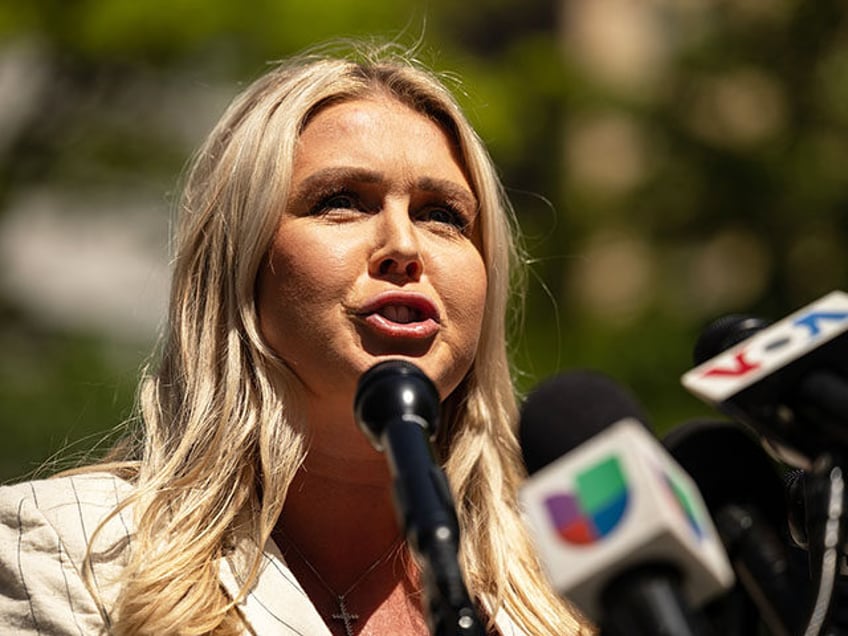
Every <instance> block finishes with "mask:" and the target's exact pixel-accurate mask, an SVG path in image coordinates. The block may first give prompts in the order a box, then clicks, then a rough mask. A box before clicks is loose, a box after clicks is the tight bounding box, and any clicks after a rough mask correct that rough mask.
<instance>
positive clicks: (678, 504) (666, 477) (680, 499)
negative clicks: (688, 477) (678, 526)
mask: <svg viewBox="0 0 848 636" xmlns="http://www.w3.org/2000/svg"><path fill="white" fill-rule="evenodd" d="M659 473H660V476H661V477H662V479H663V482H664V483H665V485H666V486H667V487H668V494H669V499H670V500H671V501H672V505H674V506H675V508H676V509H677V510H678V512H679V513H680V514H681V515H682V516H683V518H684V519H686V521H687V523H688V524H689V527H690V528H691V529H692V533H693V534H694V535H695V538H696V539H698V541H700V540H701V539H703V538H704V528H703V526H702V525H701V524H700V523H699V521H698V515H697V514H696V510H697V507H696V506H695V504H694V502H693V500H692V496H691V493H689V491H688V489H687V488H686V487H685V486H684V485H683V483H682V482H681V481H679V480H677V479H675V478H674V477H673V476H672V475H670V474H669V473H667V472H665V471H664V470H662V469H660V470H659Z"/></svg>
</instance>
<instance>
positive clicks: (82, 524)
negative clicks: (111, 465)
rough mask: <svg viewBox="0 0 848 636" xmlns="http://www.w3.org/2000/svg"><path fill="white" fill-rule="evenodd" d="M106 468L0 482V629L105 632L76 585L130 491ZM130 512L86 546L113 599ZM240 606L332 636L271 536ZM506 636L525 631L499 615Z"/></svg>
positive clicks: (231, 573)
mask: <svg viewBox="0 0 848 636" xmlns="http://www.w3.org/2000/svg"><path fill="white" fill-rule="evenodd" d="M131 488H132V487H131V486H130V485H129V484H128V483H127V482H125V481H123V480H121V479H119V478H118V477H115V476H113V475H110V474H106V473H91V474H85V475H76V476H73V477H62V478H58V479H50V480H43V481H29V482H23V483H20V484H16V485H13V486H4V487H2V488H0V634H7V633H13V634H49V635H54V634H57V635H58V634H74V635H81V634H84V635H88V634H102V633H108V632H109V615H108V611H107V612H106V613H105V614H103V615H101V613H100V611H99V610H98V606H97V604H96V603H95V601H94V598H93V597H92V595H91V593H90V592H89V590H88V589H87V588H86V586H85V584H84V583H83V579H82V575H81V567H82V566H81V564H82V562H83V560H84V557H85V553H86V548H87V545H88V542H89V540H90V538H91V535H92V532H93V531H94V529H95V528H96V527H97V526H98V525H99V524H100V522H101V521H102V520H103V519H104V518H105V517H106V516H107V515H108V514H109V513H110V512H111V511H112V510H114V508H115V505H116V504H117V503H118V502H119V501H120V500H121V499H123V498H124V497H125V496H126V495H127V494H129V493H130V492H131ZM131 517H132V515H131V513H130V512H129V511H128V510H127V511H122V512H121V513H120V514H118V515H116V516H115V517H113V518H112V519H111V520H110V521H109V522H108V523H107V524H106V525H105V526H104V527H103V529H102V530H101V532H100V533H99V534H98V535H97V537H96V538H95V542H94V544H93V545H92V563H93V568H92V570H93V571H92V575H93V577H92V578H93V582H94V587H95V588H96V591H97V593H99V595H100V597H101V599H102V601H103V606H104V607H106V608H109V607H111V606H112V605H113V602H114V599H115V597H116V596H117V592H118V585H117V581H118V577H119V575H120V573H121V571H122V569H123V567H124V565H125V563H126V555H127V550H126V548H127V546H128V544H129V542H130V537H131V535H132V520H131ZM246 571H247V551H246V550H239V549H238V548H237V549H236V550H235V551H234V552H233V553H232V554H231V555H230V556H228V557H226V558H224V559H222V560H221V565H220V580H221V584H222V585H223V587H224V588H225V589H226V590H227V592H228V593H229V594H231V595H235V594H236V593H237V591H238V589H239V588H240V587H241V584H240V583H241V581H242V580H243V578H242V577H243V574H242V573H244V572H246ZM239 609H240V610H241V612H242V615H243V616H244V618H245V620H246V621H247V624H248V625H249V628H250V629H251V630H252V631H253V632H255V633H256V634H260V635H265V634H269V635H277V634H279V635H286V636H289V635H301V636H331V635H330V631H329V630H328V629H327V627H326V625H325V624H324V622H323V620H322V619H321V617H320V615H319V614H318V612H317V610H316V609H315V607H314V606H313V605H312V603H311V601H310V600H309V597H307V596H306V594H305V593H304V592H303V589H302V588H301V587H300V585H299V584H298V582H297V581H296V580H295V578H294V576H293V575H292V573H291V571H290V570H289V569H288V567H287V566H286V564H285V561H284V560H283V557H282V555H281V554H280V551H279V550H278V548H277V546H276V545H275V544H274V542H273V541H269V542H268V544H267V545H266V546H265V549H264V551H263V563H262V569H261V572H260V574H259V577H258V579H257V581H256V583H255V585H254V586H253V588H252V589H251V590H250V593H249V594H248V595H247V597H246V598H245V599H244V601H242V603H241V605H240V607H239ZM497 623H498V628H499V630H500V632H501V633H502V634H504V636H522V635H523V632H520V631H519V630H518V629H517V628H516V627H515V626H514V625H513V624H512V623H511V621H510V620H509V619H508V617H507V616H506V614H505V613H503V612H501V613H499V614H498V616H497Z"/></svg>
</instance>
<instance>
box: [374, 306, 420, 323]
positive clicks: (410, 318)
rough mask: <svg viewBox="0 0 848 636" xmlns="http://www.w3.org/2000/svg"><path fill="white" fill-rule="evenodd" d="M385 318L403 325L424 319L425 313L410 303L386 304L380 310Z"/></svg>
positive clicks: (379, 312)
mask: <svg viewBox="0 0 848 636" xmlns="http://www.w3.org/2000/svg"><path fill="white" fill-rule="evenodd" d="M377 313H378V314H380V315H381V316H382V317H383V318H385V319H386V320H389V321H391V322H396V323H398V324H401V325H408V324H409V323H412V322H421V321H422V320H424V314H423V313H422V312H421V311H419V310H418V309H416V308H414V307H409V306H408V305H386V306H384V307H381V308H380V309H379V310H378V311H377Z"/></svg>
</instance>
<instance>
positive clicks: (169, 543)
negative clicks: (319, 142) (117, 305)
mask: <svg viewBox="0 0 848 636" xmlns="http://www.w3.org/2000/svg"><path fill="white" fill-rule="evenodd" d="M375 91H382V92H383V93H386V94H388V95H391V96H393V97H394V98H395V99H398V100H399V101H401V102H402V103H404V104H406V105H408V106H410V107H412V108H414V109H415V110H416V111H418V112H420V113H422V114H424V115H426V116H428V117H430V118H432V119H433V120H434V121H437V122H438V123H439V124H440V125H442V126H443V127H444V128H445V130H446V131H447V132H448V133H449V134H450V135H451V136H452V137H453V138H454V140H455V143H456V144H457V146H458V148H459V150H460V152H461V155H462V157H463V158H464V162H465V167H466V169H467V171H468V177H469V180H470V183H471V184H472V187H473V188H474V190H475V194H476V195H477V197H478V200H479V205H480V215H481V219H482V221H481V225H482V253H483V258H484V261H485V263H486V268H487V273H488V290H487V296H486V308H485V318H484V323H483V327H482V335H481V338H480V341H479V345H478V350H477V354H476V357H475V360H474V363H473V366H472V368H471V369H470V371H469V372H468V374H467V375H466V377H465V378H464V379H463V381H462V383H461V384H460V386H459V388H458V389H456V390H455V391H454V393H453V394H452V395H451V396H449V397H448V399H447V400H446V401H445V404H444V416H443V420H444V424H443V426H442V432H441V434H440V437H439V439H438V440H437V448H438V451H439V452H440V453H441V457H442V458H443V463H444V468H445V471H446V473H447V475H448V478H449V480H450V483H451V485H452V488H453V491H454V496H455V500H456V502H457V513H458V516H459V519H460V525H461V532H462V539H463V540H462V548H461V561H462V566H463V568H464V572H465V576H466V582H467V584H468V587H469V589H470V591H471V592H472V593H473V594H474V595H476V596H477V597H478V598H480V599H481V601H483V602H484V604H485V606H486V607H487V608H488V609H489V610H490V612H491V615H492V616H494V614H495V613H496V612H497V611H498V610H499V609H501V608H503V609H504V610H505V611H506V612H507V613H508V614H509V615H510V616H511V618H512V619H513V620H514V621H515V622H516V623H518V624H519V625H520V626H522V627H523V628H524V629H525V630H526V631H527V632H528V633H532V634H564V633H579V632H580V631H581V625H582V623H581V621H580V620H579V618H578V617H577V616H576V614H575V613H574V612H573V611H572V610H571V608H570V607H569V606H568V605H567V604H565V603H564V602H563V601H561V600H560V599H559V598H557V596H556V595H555V594H554V593H553V592H552V591H551V590H550V588H549V587H548V585H547V583H546V581H545V579H544V577H543V575H542V574H541V572H540V569H539V565H538V563H537V560H536V557H535V556H534V551H533V547H532V545H531V543H530V541H529V539H528V537H527V534H526V531H525V529H524V526H523V525H522V521H521V519H520V517H519V513H518V507H517V502H516V491H517V488H518V486H519V483H520V481H521V479H522V478H523V468H522V464H521V461H520V455H519V449H518V445H517V442H516V437H515V433H514V426H515V423H516V420H517V412H516V411H517V409H516V400H515V395H514V390H513V384H512V380H511V376H510V368H509V362H508V358H507V351H506V335H507V333H506V332H507V325H506V320H507V318H506V315H507V306H508V298H509V295H510V288H511V278H510V277H511V276H512V272H513V271H515V268H514V265H516V262H517V250H516V247H515V243H514V240H513V235H514V227H513V223H512V212H511V210H510V207H509V204H508V201H507V199H506V196H505V195H504V192H503V189H502V186H501V184H500V181H499V179H498V177H497V174H496V172H495V169H494V167H493V164H492V161H491V159H490V158H489V156H488V153H487V151H486V150H485V147H484V145H483V143H482V142H481V141H480V139H479V138H478V136H477V135H476V133H475V132H474V130H473V129H472V127H471V126H470V124H469V123H468V121H467V120H466V119H465V117H464V115H463V114H462V112H461V110H460V108H459V106H458V105H457V103H456V101H455V100H454V98H453V96H452V95H451V94H450V92H449V91H448V90H447V89H446V88H445V86H444V84H443V83H442V82H441V81H439V79H437V78H436V77H435V76H434V75H432V74H431V73H430V72H428V71H425V70H423V69H422V68H420V67H419V65H417V64H415V63H414V62H411V61H410V60H408V59H406V58H405V57H403V56H399V55H397V54H395V53H394V52H392V51H390V50H387V49H386V48H380V49H376V50H372V51H370V52H363V51H361V50H360V51H357V52H356V53H355V54H354V55H352V56H348V57H341V56H337V55H335V54H334V55H318V54H312V55H306V56H302V57H298V58H295V59H293V60H291V61H289V62H287V63H284V64H282V65H280V66H278V67H277V68H275V69H273V70H272V71H270V72H268V73H267V74H265V75H264V76H262V77H261V78H260V79H258V80H257V81H256V82H254V83H253V84H252V85H251V86H249V87H248V88H247V89H246V90H245V91H244V92H242V93H241V95H239V96H238V97H237V98H236V99H235V100H234V102H233V103H232V105H231V106H230V107H229V109H228V110H227V111H226V113H225V114H224V116H223V117H222V118H221V120H220V121H219V123H218V124H217V126H216V127H215V128H214V130H213V131H212V132H211V134H210V135H209V137H208V138H207V140H206V142H205V143H204V144H203V146H202V147H201V148H200V149H199V151H198V152H197V154H196V156H195V158H194V161H193V164H192V167H191V169H190V171H189V173H188V176H187V181H186V184H185V188H184V193H183V198H182V201H181V206H180V222H179V227H178V231H177V238H176V246H175V247H176V251H175V269H174V274H173V287H172V291H171V302H170V315H169V331H168V332H167V333H166V334H165V339H164V346H163V351H162V360H161V363H160V365H159V368H158V370H157V371H155V372H153V373H149V374H145V377H143V378H142V383H141V389H140V398H139V403H140V418H139V420H140V422H141V430H139V431H138V432H137V433H136V434H135V435H134V436H128V437H127V438H126V439H125V440H124V442H123V443H121V444H119V446H118V447H116V449H115V450H114V452H113V453H112V455H111V456H110V457H109V458H108V461H107V462H106V463H105V466H107V467H109V468H110V469H111V470H113V471H116V472H120V473H121V474H124V475H129V476H130V478H131V480H132V481H133V483H134V484H135V489H134V493H133V494H132V495H131V496H130V497H129V498H128V499H127V500H126V501H124V502H123V504H122V507H126V506H131V507H132V509H133V511H134V515H135V535H134V537H133V541H132V549H131V554H130V557H129V562H128V564H127V566H126V568H125V570H124V576H123V577H122V581H121V583H122V585H121V591H120V593H119V596H118V599H117V601H116V603H115V607H114V608H113V610H112V612H110V614H111V619H112V624H111V628H112V630H113V631H115V632H116V633H180V634H201V633H209V632H215V633H233V632H239V631H241V630H243V629H244V626H243V624H241V622H240V619H239V616H238V614H237V612H236V611H235V609H234V608H235V605H236V603H237V602H238V601H240V600H241V598H243V597H244V595H245V594H247V592H248V591H249V589H250V587H251V585H252V583H253V582H254V581H255V578H256V576H257V572H258V566H259V563H260V560H261V556H262V555H261V548H262V546H263V545H264V544H265V542H266V540H267V539H268V537H269V536H270V534H271V532H272V530H273V528H274V525H275V523H276V521H277V518H278V516H279V514H280V512H281V510H282V508H283V503H284V500H285V493H286V491H287V489H288V487H289V485H290V483H291V481H292V479H293V477H294V475H295V473H296V471H297V470H298V468H299V466H300V465H301V463H302V461H303V458H304V456H305V453H306V444H305V441H304V431H303V426H302V423H301V422H300V421H299V419H298V415H297V414H298V413H299V409H298V408H297V404H296V400H297V395H298V385H297V382H296V381H295V380H294V378H293V376H292V374H291V373H289V372H288V371H287V370H286V368H285V365H284V364H283V363H282V362H281V361H280V360H279V359H278V358H277V356H276V355H275V354H274V352H273V351H271V350H270V349H269V347H268V346H267V345H266V343H265V342H264V341H263V339H262V337H261V335H260V331H259V323H258V319H257V315H256V309H255V305H254V292H255V281H256V278H257V272H258V271H259V269H260V265H261V262H262V259H263V258H264V257H265V255H266V252H267V249H268V246H269V244H270V241H271V238H272V236H273V233H274V231H275V229H276V227H277V222H278V215H279V212H280V210H282V209H283V207H284V203H285V201H286V199H287V197H288V191H289V182H290V176H291V172H292V162H293V156H294V149H295V143H296V141H297V139H298V136H299V134H300V132H301V131H302V129H303V127H304V126H305V125H306V123H307V122H308V120H309V118H310V117H311V116H312V115H313V114H314V113H315V112H316V111H317V110H318V109H320V108H321V107H322V106H324V105H326V104H328V103H331V102H338V101H342V100H348V99H356V98H361V97H367V96H368V95H372V94H374V92H375ZM103 466H104V465H101V466H100V468H103ZM101 527H102V526H101ZM240 536H249V537H251V538H252V542H253V545H255V546H256V553H255V555H253V556H254V561H253V568H252V571H251V572H250V574H249V576H248V577H247V580H246V581H245V582H244V585H243V587H242V590H241V595H240V596H239V598H235V599H230V598H228V597H227V596H226V595H225V593H224V592H223V591H222V590H221V589H220V587H219V582H218V561H219V559H220V558H221V557H222V556H224V555H225V554H226V553H227V550H228V549H229V548H230V547H231V546H232V545H234V542H235V540H236V538H237V537H240ZM92 541H93V539H92ZM88 567H89V569H90V565H89V566H88ZM89 573H90V572H89ZM89 578H90V577H89Z"/></svg>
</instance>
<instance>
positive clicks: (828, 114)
mask: <svg viewBox="0 0 848 636" xmlns="http://www.w3.org/2000/svg"><path fill="white" fill-rule="evenodd" d="M472 4H473V6H472ZM846 18H848V5H846V4H845V3H844V2H842V1H841V0H816V2H809V1H808V2H804V1H803V0H561V1H559V2H554V1H550V2H541V1H539V0H478V1H477V2H475V3H457V2H454V1H451V0H429V2H428V3H426V4H423V3H419V2H415V1H414V0H368V1H367V2H356V3H354V2H350V1H349V0H321V1H320V2H316V1H312V2H307V1H306V0H257V1H256V2H252V3H244V2H238V3H237V2H228V1H226V0H205V1H204V2H200V1H199V0H145V2H138V1H136V0H73V1H65V0H63V1H59V0H2V2H0V348H1V350H2V355H1V356H0V426H1V427H2V433H3V442H2V444H0V482H2V481H9V480H11V479H16V478H20V477H22V476H25V475H31V474H33V473H35V474H46V473H49V472H51V471H52V470H53V469H55V468H56V467H57V466H67V465H68V464H69V463H73V462H74V461H78V459H79V458H80V457H81V456H83V455H84V454H85V453H87V452H96V450H95V451H91V449H96V447H97V445H98V442H99V441H100V440H102V439H103V437H104V435H105V434H106V433H107V432H108V431H111V430H113V429H114V428H115V426H116V425H118V424H119V423H120V422H121V421H122V420H124V419H125V418H126V417H128V416H129V414H130V413H131V410H132V405H133V401H134V393H135V382H136V378H137V377H138V373H139V370H140V369H141V367H142V366H143V365H144V364H145V362H147V361H148V360H149V357H150V355H151V352H152V350H153V347H154V345H155V342H156V336H157V333H158V330H159V328H160V326H161V324H162V320H163V316H164V312H165V302H166V297H167V292H168V259H169V248H168V232H169V223H170V219H171V211H172V208H173V205H174V201H175V198H176V196H177V192H176V187H177V186H176V184H177V182H178V179H179V177H180V174H181V172H182V170H183V167H184V166H185V164H186V161H187V159H188V157H189V155H190V154H191V152H192V149H193V148H194V147H195V146H196V145H197V144H198V143H199V141H200V140H201V138H202V137H203V136H204V135H205V133H206V132H207V131H208V130H209V129H210V127H211V126H212V124H213V122H214V121H215V120H216V119H217V117H218V116H219V115H220V114H221V112H222V111H223V109H224V107H225V105H226V104H227V103H228V101H229V100H230V99H231V98H232V97H233V96H234V95H235V94H236V92H237V91H238V90H239V88H240V87H242V86H244V85H245V84H246V83H247V82H249V81H250V80H252V79H253V78H255V77H256V76H258V75H259V74H261V73H262V72H263V71H264V70H266V69H267V67H268V64H269V63H272V62H273V61H274V60H277V59H280V58H283V57H285V56H287V55H289V54H291V53H294V52H297V51H300V50H302V49H303V48H306V47H309V46H311V45H314V44H317V43H320V42H323V41H326V40H328V39H332V38H339V37H351V36H352V37H362V36H367V37H378V38H383V39H394V40H399V41H400V42H402V43H405V44H410V45H412V44H414V43H416V42H419V41H420V44H421V55H420V57H421V58H422V59H423V60H424V61H426V62H427V63H429V64H430V65H431V67H433V68H434V69H436V70H438V71H448V72H451V73H454V74H456V75H458V76H459V77H461V78H462V81H463V88H462V91H461V93H462V94H461V95H460V99H461V101H462V103H463V104H464V106H465V107H466V109H467V112H468V113H469V115H470V117H471V120H472V122H473V123H474V124H475V125H476V126H477V128H478V130H479V131H480V133H481V135H482V137H483V138H484V140H485V141H486V143H487V144H488V145H489V148H490V150H491V152H492V154H493V156H494V158H495V161H496V163H497V164H498V165H499V166H500V169H501V172H502V176H503V180H504V183H505V184H506V186H507V188H508V190H509V193H510V196H511V198H512V201H513V203H514V206H515V208H516V211H517V215H518V219H519V222H520V225H521V227H522V230H523V233H524V241H525V247H526V250H527V253H528V256H529V263H528V266H529V277H528V278H529V290H528V296H527V302H526V312H525V313H524V317H523V323H522V324H520V325H518V326H517V327H516V330H515V332H516V337H515V338H514V341H513V343H512V351H513V355H514V359H515V363H516V368H517V370H518V380H519V385H520V387H521V389H522V390H526V389H528V388H530V387H532V386H533V385H534V384H535V383H536V382H537V381H539V380H540V379H542V378H544V377H546V376H548V375H551V374H553V373H555V372H557V371H559V370H566V369H569V368H574V367H589V368H593V369H597V370H601V371H603V372H605V373H607V374H608V375H611V376H612V377H614V378H615V379H617V380H619V381H620V382H622V383H624V384H626V385H628V386H629V387H631V388H632V389H633V391H634V392H635V393H636V395H637V396H638V397H639V399H640V400H641V402H642V403H643V404H644V405H645V408H646V410H647V411H648V413H650V414H651V416H652V418H653V424H654V426H655V427H656V428H657V429H658V430H660V431H662V430H665V429H666V428H668V427H670V426H672V425H674V424H675V423H679V422H681V421H683V420H685V419H690V418H693V417H696V416H699V415H710V414H711V413H713V412H712V411H711V409H710V408H709V407H707V406H705V405H703V404H701V403H700V402H698V401H697V400H696V399H695V398H693V397H691V396H689V395H688V394H687V393H686V392H685V391H684V390H683V389H682V388H681V386H680V383H679V378H680V375H681V374H682V373H683V372H685V371H686V370H687V369H689V368H690V367H691V366H692V363H691V351H692V347H693V345H694V342H695V340H696V338H697V336H698V335H699V333H700V331H701V329H702V328H703V326H704V325H705V324H706V323H708V322H710V321H711V320H713V319H714V318H717V317H719V316H721V315H724V314H726V313H731V312H748V313H754V314H758V315H760V316H763V317H765V318H771V319H778V318H781V317H783V316H784V315H786V314H788V313H790V312H791V311H794V310H795V309H797V308H799V307H800V306H802V305H804V304H806V303H808V302H811V301H812V300H815V299H816V298H818V297H819V296H821V295H823V294H824V293H826V292H828V291H830V290H833V289H839V288H843V289H844V288H846V287H847V286H848V285H847V284H846V281H848V253H846V252H848V251H847V250H846V238H848V21H847V20H846ZM57 458H61V459H57Z"/></svg>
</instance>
